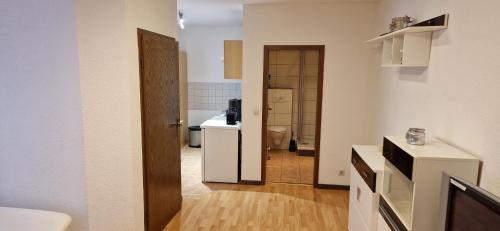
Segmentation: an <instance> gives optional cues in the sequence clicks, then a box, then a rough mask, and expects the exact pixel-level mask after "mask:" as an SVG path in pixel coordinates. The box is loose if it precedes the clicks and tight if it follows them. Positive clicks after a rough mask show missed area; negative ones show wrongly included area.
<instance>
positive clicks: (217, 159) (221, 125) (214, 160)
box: [200, 115, 241, 183]
mask: <svg viewBox="0 0 500 231" xmlns="http://www.w3.org/2000/svg"><path fill="white" fill-rule="evenodd" d="M200 127H201V148H202V162H201V168H202V171H201V172H202V173H201V174H202V179H203V182H222V183H238V163H239V131H240V128H241V124H240V123H239V122H238V123H237V124H236V125H228V124H226V118H225V116H223V115H221V116H215V117H213V118H212V119H209V120H207V121H205V122H204V123H203V124H201V125H200Z"/></svg>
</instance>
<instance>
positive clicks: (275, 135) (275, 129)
mask: <svg viewBox="0 0 500 231" xmlns="http://www.w3.org/2000/svg"><path fill="white" fill-rule="evenodd" d="M267 132H268V136H269V138H270V140H271V143H270V145H271V147H272V148H280V147H281V144H282V143H283V138H285V135H286V133H287V128H286V127H282V126H270V127H268V128H267Z"/></svg>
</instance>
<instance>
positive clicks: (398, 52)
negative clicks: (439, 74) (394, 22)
mask: <svg viewBox="0 0 500 231" xmlns="http://www.w3.org/2000/svg"><path fill="white" fill-rule="evenodd" d="M419 24H423V25H414V26H410V27H406V28H404V29H402V30H398V31H394V32H391V33H387V34H384V35H380V36H377V37H375V38H373V39H370V40H368V41H366V42H367V43H382V45H383V49H382V67H426V66H428V65H429V59H430V54H431V44H432V33H433V32H434V31H438V30H443V29H446V28H448V15H447V14H444V15H441V16H439V17H436V18H433V19H430V20H427V21H424V22H423V23H419Z"/></svg>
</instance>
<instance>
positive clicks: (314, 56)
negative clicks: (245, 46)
mask: <svg viewBox="0 0 500 231" xmlns="http://www.w3.org/2000/svg"><path fill="white" fill-rule="evenodd" d="M318 64H319V53H318V52H317V51H306V52H305V65H304V76H305V78H304V88H305V90H304V98H303V100H304V110H303V127H302V134H303V138H304V140H307V141H309V143H311V142H312V143H314V138H315V137H314V136H315V127H316V97H317V90H318V89H317V85H318ZM269 73H270V75H271V81H270V87H271V88H290V89H292V90H293V114H292V131H293V136H294V138H296V137H297V124H298V109H299V107H298V105H299V104H298V98H299V75H300V51H298V50H280V51H271V52H270V53H269Z"/></svg>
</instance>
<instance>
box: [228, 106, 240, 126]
mask: <svg viewBox="0 0 500 231" xmlns="http://www.w3.org/2000/svg"><path fill="white" fill-rule="evenodd" d="M236 123H237V120H236V112H235V111H233V110H231V109H228V110H227V111H226V124H228V125H236Z"/></svg>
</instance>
